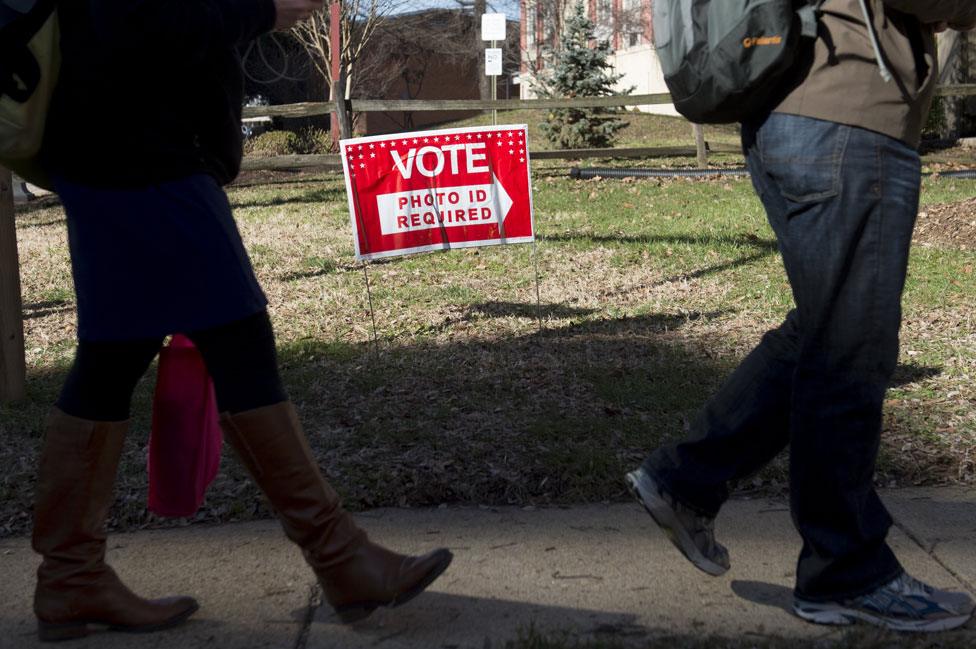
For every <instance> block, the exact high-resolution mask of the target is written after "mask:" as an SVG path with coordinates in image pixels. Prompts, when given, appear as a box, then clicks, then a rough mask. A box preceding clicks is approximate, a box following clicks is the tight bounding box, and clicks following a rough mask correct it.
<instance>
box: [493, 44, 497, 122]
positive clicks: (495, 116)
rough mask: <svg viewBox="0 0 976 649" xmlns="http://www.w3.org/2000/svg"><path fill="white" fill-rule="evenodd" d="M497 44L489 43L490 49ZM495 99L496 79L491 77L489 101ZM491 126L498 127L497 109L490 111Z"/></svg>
mask: <svg viewBox="0 0 976 649" xmlns="http://www.w3.org/2000/svg"><path fill="white" fill-rule="evenodd" d="M497 43H498V41H492V42H491V47H492V49H494V48H496V47H498V45H497ZM496 99H498V77H495V76H493V77H492V78H491V100H492V101H495V100H496ZM491 125H492V126H498V109H497V108H492V109H491Z"/></svg>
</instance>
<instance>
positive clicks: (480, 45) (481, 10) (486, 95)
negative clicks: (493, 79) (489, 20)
mask: <svg viewBox="0 0 976 649" xmlns="http://www.w3.org/2000/svg"><path fill="white" fill-rule="evenodd" d="M486 4H487V3H486V0H474V29H473V30H472V31H473V32H474V41H475V42H474V47H475V52H477V53H478V56H477V61H478V94H479V95H480V98H481V100H482V101H484V100H486V99H491V83H490V79H489V78H488V77H487V76H485V48H486V47H488V43H487V42H486V41H483V40H481V17H482V16H483V15H484V14H485V7H486Z"/></svg>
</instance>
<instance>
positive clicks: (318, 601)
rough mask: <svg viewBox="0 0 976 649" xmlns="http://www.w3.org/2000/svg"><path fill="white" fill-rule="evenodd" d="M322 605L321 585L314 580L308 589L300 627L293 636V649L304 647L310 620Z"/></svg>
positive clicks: (310, 625) (310, 623) (309, 629)
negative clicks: (296, 634)
mask: <svg viewBox="0 0 976 649" xmlns="http://www.w3.org/2000/svg"><path fill="white" fill-rule="evenodd" d="M321 605H322V587H321V586H320V585H319V583H318V582H317V581H316V582H315V583H314V584H312V586H311V587H310V588H309V589H308V606H307V607H306V608H305V617H304V618H303V619H302V628H301V629H299V631H298V637H297V638H295V649H305V646H306V645H307V644H308V636H309V633H310V632H311V630H312V621H313V620H314V619H315V611H316V610H317V609H318V607H319V606H321Z"/></svg>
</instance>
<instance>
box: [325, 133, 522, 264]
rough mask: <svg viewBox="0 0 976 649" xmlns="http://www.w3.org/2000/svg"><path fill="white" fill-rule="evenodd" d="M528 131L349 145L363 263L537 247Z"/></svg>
mask: <svg viewBox="0 0 976 649" xmlns="http://www.w3.org/2000/svg"><path fill="white" fill-rule="evenodd" d="M527 134H528V131H527V128H526V126H525V125H524V124H520V125H514V126H484V127H474V128H459V129H445V130H440V131H420V132H416V133H400V134H398V135H379V136H373V137H363V138H355V139H351V140H342V141H341V142H340V145H341V147H342V165H343V168H344V170H345V174H346V193H347V195H348V198H349V215H350V218H351V220H352V230H353V238H354V240H355V244H356V259H379V258H382V257H392V256H395V255H407V254H411V253H415V252H424V251H427V250H449V249H451V248H469V247H473V246H489V245H497V244H502V243H529V242H531V241H533V239H534V231H533V222H532V185H531V182H530V180H529V147H528V141H527V140H528V137H527Z"/></svg>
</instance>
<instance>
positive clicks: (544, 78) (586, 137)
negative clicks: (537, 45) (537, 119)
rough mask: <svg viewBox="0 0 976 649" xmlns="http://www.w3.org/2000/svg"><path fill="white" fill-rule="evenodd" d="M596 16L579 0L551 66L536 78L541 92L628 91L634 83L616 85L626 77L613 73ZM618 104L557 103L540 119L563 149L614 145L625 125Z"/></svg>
mask: <svg viewBox="0 0 976 649" xmlns="http://www.w3.org/2000/svg"><path fill="white" fill-rule="evenodd" d="M594 40H595V39H594V25H593V22H592V21H591V20H590V19H589V18H587V17H586V13H585V12H584V10H583V3H582V2H580V3H578V4H577V5H576V10H575V12H574V13H573V16H572V17H571V18H569V19H568V20H567V21H566V33H565V34H564V35H563V37H562V41H561V43H560V47H559V49H558V50H557V51H555V52H554V53H553V54H554V57H553V66H552V67H551V72H548V73H544V74H542V75H540V78H539V80H538V81H537V82H536V84H535V89H536V92H537V93H538V94H539V95H540V96H542V97H554V98H555V97H559V98H562V97H569V98H572V97H604V96H607V95H614V94H623V95H629V94H630V93H631V92H633V90H634V89H633V88H628V89H626V90H624V91H623V92H620V91H615V90H614V85H615V84H616V83H617V82H618V81H619V80H620V79H621V78H622V77H623V75H622V74H614V73H613V71H612V69H611V67H610V64H609V63H608V62H607V57H608V56H609V55H610V54H611V50H610V43H609V42H608V41H597V42H596V45H595V47H591V46H590V43H591V42H593V41H594ZM621 112H622V110H621V109H620V108H556V109H553V110H551V111H549V114H548V118H547V120H546V121H545V122H544V123H543V124H541V128H542V132H543V133H544V134H545V136H546V137H547V138H548V139H549V141H550V142H552V143H553V144H554V145H556V146H557V147H558V148H561V149H584V148H598V147H609V146H612V145H613V141H614V139H615V137H616V134H617V131H619V130H620V129H622V128H624V127H625V126H627V122H624V121H623V120H621V119H619V118H618V117H617V115H620V114H621Z"/></svg>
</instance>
